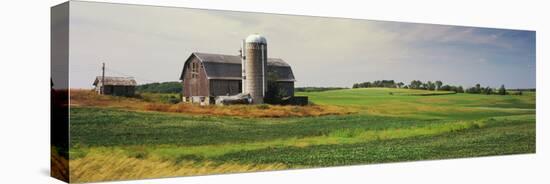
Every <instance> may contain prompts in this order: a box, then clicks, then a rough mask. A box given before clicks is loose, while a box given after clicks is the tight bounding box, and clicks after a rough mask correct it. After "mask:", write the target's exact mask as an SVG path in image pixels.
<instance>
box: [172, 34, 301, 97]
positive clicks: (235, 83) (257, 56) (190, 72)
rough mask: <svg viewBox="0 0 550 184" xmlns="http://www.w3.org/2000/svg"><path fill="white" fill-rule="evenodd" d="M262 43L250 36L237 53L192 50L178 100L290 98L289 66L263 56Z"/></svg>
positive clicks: (290, 73) (265, 53)
mask: <svg viewBox="0 0 550 184" xmlns="http://www.w3.org/2000/svg"><path fill="white" fill-rule="evenodd" d="M266 45H267V44H266V42H265V38H264V37H262V36H259V35H251V36H249V37H248V38H247V39H246V41H244V42H243V43H242V48H241V54H240V55H223V54H208V53H199V52H194V53H192V54H191V55H190V56H189V57H188V58H187V60H186V61H185V64H184V67H183V70H182V73H181V75H180V80H181V81H182V85H183V91H182V93H183V94H182V98H183V99H182V100H183V101H184V102H192V103H200V104H203V105H209V104H217V103H218V100H219V99H221V100H223V99H224V98H225V99H232V98H241V99H242V98H244V96H247V97H248V100H249V102H248V103H253V104H261V103H264V97H273V96H277V97H281V98H289V97H294V82H295V79H294V74H293V73H292V68H291V67H290V65H289V64H288V63H286V62H285V61H283V60H282V59H279V58H267V47H266ZM306 101H307V100H306Z"/></svg>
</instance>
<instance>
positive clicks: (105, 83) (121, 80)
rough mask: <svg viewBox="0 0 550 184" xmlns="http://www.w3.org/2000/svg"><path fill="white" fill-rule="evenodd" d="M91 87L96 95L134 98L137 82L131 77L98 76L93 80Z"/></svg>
mask: <svg viewBox="0 0 550 184" xmlns="http://www.w3.org/2000/svg"><path fill="white" fill-rule="evenodd" d="M93 85H94V86H95V87H94V90H95V91H96V92H97V93H98V94H104V95H113V96H134V94H135V92H136V85H137V82H136V81H135V80H134V79H133V78H131V77H108V76H105V77H101V76H98V77H96V78H95V80H94V83H93Z"/></svg>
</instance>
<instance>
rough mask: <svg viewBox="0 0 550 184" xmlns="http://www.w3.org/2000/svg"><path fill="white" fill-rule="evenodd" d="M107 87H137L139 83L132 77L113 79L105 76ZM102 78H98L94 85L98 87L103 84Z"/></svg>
mask: <svg viewBox="0 0 550 184" xmlns="http://www.w3.org/2000/svg"><path fill="white" fill-rule="evenodd" d="M104 80H105V85H110V86H136V85H137V82H136V80H134V78H132V77H111V76H105V79H104ZM101 81H102V80H101V76H97V77H96V78H95V80H94V83H93V85H94V86H97V85H98V84H100V83H101Z"/></svg>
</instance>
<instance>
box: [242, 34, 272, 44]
mask: <svg viewBox="0 0 550 184" xmlns="http://www.w3.org/2000/svg"><path fill="white" fill-rule="evenodd" d="M246 43H263V44H267V41H266V39H265V37H264V36H262V35H259V34H251V35H248V37H246Z"/></svg>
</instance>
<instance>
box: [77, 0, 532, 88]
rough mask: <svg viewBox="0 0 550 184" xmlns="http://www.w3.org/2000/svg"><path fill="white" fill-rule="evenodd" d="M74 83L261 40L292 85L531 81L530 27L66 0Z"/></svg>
mask: <svg viewBox="0 0 550 184" xmlns="http://www.w3.org/2000/svg"><path fill="white" fill-rule="evenodd" d="M71 3H72V4H71V9H70V11H71V12H70V25H69V29H70V33H69V34H70V41H69V45H70V50H69V52H70V53H69V67H70V72H69V73H70V86H71V88H92V87H93V86H92V82H93V80H94V79H95V76H100V75H101V63H102V62H105V63H106V68H107V70H106V75H107V76H133V77H134V78H135V79H136V81H137V82H138V83H139V84H143V83H151V82H164V81H179V76H180V74H181V71H182V67H183V65H184V62H185V60H186V59H187V58H188V57H189V55H190V54H191V53H192V52H205V53H218V54H229V55H238V50H239V49H240V43H241V40H242V39H244V38H246V36H248V35H249V34H253V33H259V34H261V35H263V36H265V37H266V38H267V45H268V57H273V58H282V59H283V60H285V61H286V62H287V63H289V64H290V65H291V66H292V70H293V72H294V76H295V78H296V80H297V81H296V83H295V85H296V86H297V87H303V86H318V87H351V86H352V85H353V83H358V82H365V81H374V80H396V81H401V82H404V83H405V84H408V83H409V82H410V81H411V80H422V81H428V80H430V81H436V80H441V81H443V83H444V84H452V85H462V86H464V87H471V86H473V85H475V84H477V83H480V84H481V85H482V86H491V87H500V85H505V86H506V87H507V88H534V87H535V86H536V84H535V63H536V62H535V37H536V35H535V32H534V31H522V30H509V29H491V28H475V27H461V26H445V25H433V24H417V23H403V22H387V21H372V20H359V19H344V18H324V17H312V16H292V15H278V14H262V13H245V12H233V11H214V10H198V9H187V8H170V7H156V6H136V5H121V4H108V3H94V2H78V1H76V2H75V1H72V2H71Z"/></svg>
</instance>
